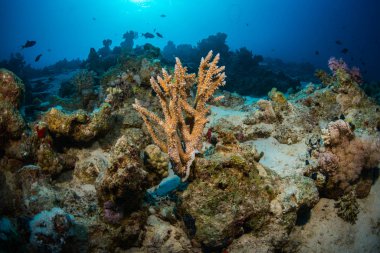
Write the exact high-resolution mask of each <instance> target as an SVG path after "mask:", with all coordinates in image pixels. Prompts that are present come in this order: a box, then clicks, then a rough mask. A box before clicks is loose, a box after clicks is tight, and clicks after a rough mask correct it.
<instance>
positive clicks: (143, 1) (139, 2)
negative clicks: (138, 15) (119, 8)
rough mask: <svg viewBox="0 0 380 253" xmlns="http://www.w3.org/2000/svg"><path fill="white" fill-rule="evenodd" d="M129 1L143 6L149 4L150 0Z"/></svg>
mask: <svg viewBox="0 0 380 253" xmlns="http://www.w3.org/2000/svg"><path fill="white" fill-rule="evenodd" d="M129 1H131V2H132V3H135V4H142V3H146V2H149V0H129Z"/></svg>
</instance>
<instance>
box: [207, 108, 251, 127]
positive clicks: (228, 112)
mask: <svg viewBox="0 0 380 253" xmlns="http://www.w3.org/2000/svg"><path fill="white" fill-rule="evenodd" d="M248 114H249V112H244V111H240V110H234V109H231V108H226V107H223V106H218V107H216V106H211V115H210V116H209V125H211V126H212V125H215V123H216V122H217V121H218V120H220V119H226V120H228V121H230V122H231V123H232V124H234V125H241V124H243V120H244V118H245V117H246V116H247V115H248Z"/></svg>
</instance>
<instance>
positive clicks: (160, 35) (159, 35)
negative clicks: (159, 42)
mask: <svg viewBox="0 0 380 253" xmlns="http://www.w3.org/2000/svg"><path fill="white" fill-rule="evenodd" d="M156 35H157V37H160V38H163V37H164V36H162V34H161V33H156Z"/></svg>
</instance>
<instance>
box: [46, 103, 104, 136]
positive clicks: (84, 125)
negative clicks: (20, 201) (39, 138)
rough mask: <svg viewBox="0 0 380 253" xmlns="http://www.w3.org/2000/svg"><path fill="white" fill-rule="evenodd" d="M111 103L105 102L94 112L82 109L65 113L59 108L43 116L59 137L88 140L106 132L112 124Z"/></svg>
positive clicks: (52, 131) (51, 130)
mask: <svg viewBox="0 0 380 253" xmlns="http://www.w3.org/2000/svg"><path fill="white" fill-rule="evenodd" d="M110 113H111V110H110V105H109V104H108V103H103V104H102V105H101V106H100V107H99V108H98V109H96V110H94V111H93V112H92V114H88V113H86V112H84V111H82V110H78V111H75V112H73V113H64V112H63V111H61V110H60V109H58V108H52V109H50V110H49V111H48V112H47V113H46V114H45V115H44V117H43V120H44V121H45V122H46V124H47V127H48V129H49V132H50V133H52V134H54V135H55V136H57V137H64V138H68V139H70V140H73V141H77V142H88V141H91V140H92V139H93V138H95V137H96V136H97V135H100V134H103V133H105V132H106V131H107V130H108V129H109V127H110V124H111V120H110Z"/></svg>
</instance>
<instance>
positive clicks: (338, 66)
mask: <svg viewBox="0 0 380 253" xmlns="http://www.w3.org/2000/svg"><path fill="white" fill-rule="evenodd" d="M328 66H329V69H330V70H331V71H332V72H333V75H334V76H336V75H338V73H339V72H342V71H343V72H344V73H346V74H348V75H349V77H350V79H352V80H353V81H354V82H356V83H358V84H360V83H362V82H363V78H362V75H361V73H360V69H359V68H358V67H352V68H349V67H348V65H347V63H345V61H344V60H343V59H342V58H340V59H337V58H335V57H331V58H330V59H329V61H328Z"/></svg>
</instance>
